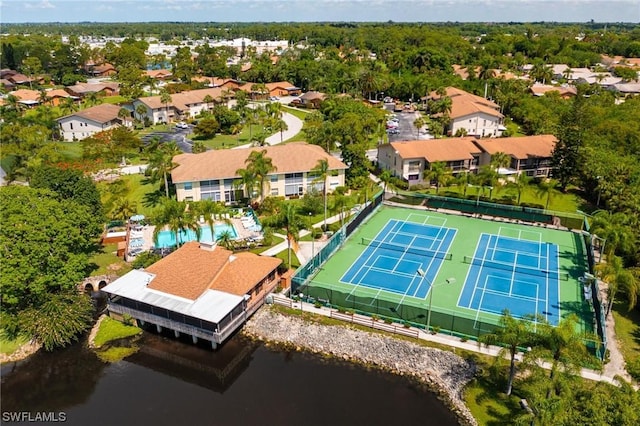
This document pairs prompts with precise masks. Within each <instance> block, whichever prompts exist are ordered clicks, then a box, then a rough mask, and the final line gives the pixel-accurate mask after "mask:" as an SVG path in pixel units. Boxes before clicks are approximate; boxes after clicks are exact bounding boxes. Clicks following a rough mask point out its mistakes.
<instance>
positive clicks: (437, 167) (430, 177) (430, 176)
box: [424, 161, 451, 194]
mask: <svg viewBox="0 0 640 426" xmlns="http://www.w3.org/2000/svg"><path fill="white" fill-rule="evenodd" d="M450 175H451V170H450V169H449V168H447V164H446V163H445V162H443V161H436V162H434V163H431V164H430V167H429V169H427V170H425V171H424V179H425V180H427V181H429V182H432V181H435V182H436V194H437V193H438V191H439V190H440V186H441V185H445V184H446V182H447V181H448V179H449V176H450Z"/></svg>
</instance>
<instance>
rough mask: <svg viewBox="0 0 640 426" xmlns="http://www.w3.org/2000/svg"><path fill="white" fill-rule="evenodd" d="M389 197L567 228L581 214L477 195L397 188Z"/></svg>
mask: <svg viewBox="0 0 640 426" xmlns="http://www.w3.org/2000/svg"><path fill="white" fill-rule="evenodd" d="M389 201H392V202H394V203H400V204H407V205H412V206H420V205H421V206H425V207H427V208H431V209H446V210H456V211H459V212H462V213H468V214H480V215H488V216H498V217H507V218H510V219H518V220H522V221H525V222H538V223H548V224H557V222H558V221H559V224H560V225H562V226H564V227H567V228H569V229H579V230H582V229H583V226H584V216H583V215H581V214H578V213H570V212H558V211H553V210H544V209H538V208H533V207H525V206H515V205H511V204H499V203H492V202H488V201H480V200H479V199H475V197H474V199H467V198H454V197H444V196H440V195H433V194H423V193H420V192H410V191H400V190H399V191H397V192H396V195H395V196H393V197H391V198H389Z"/></svg>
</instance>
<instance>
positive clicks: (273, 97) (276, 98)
mask: <svg viewBox="0 0 640 426" xmlns="http://www.w3.org/2000/svg"><path fill="white" fill-rule="evenodd" d="M269 100H270V101H279V100H280V98H279V97H277V96H269Z"/></svg>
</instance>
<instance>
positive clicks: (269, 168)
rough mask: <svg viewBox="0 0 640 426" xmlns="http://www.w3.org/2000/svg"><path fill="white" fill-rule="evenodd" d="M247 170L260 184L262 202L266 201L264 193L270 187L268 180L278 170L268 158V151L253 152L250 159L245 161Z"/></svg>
mask: <svg viewBox="0 0 640 426" xmlns="http://www.w3.org/2000/svg"><path fill="white" fill-rule="evenodd" d="M245 164H246V165H247V170H250V171H251V172H252V173H253V175H254V176H255V178H256V180H257V182H258V183H259V187H258V189H259V192H260V200H263V199H264V191H265V188H266V186H267V185H268V182H269V181H268V178H269V174H270V173H271V172H275V171H276V170H277V168H276V167H275V166H274V165H273V160H271V158H269V157H267V151H266V150H262V151H251V153H250V154H249V157H247V159H246V160H245Z"/></svg>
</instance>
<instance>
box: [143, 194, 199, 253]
mask: <svg viewBox="0 0 640 426" xmlns="http://www.w3.org/2000/svg"><path fill="white" fill-rule="evenodd" d="M152 222H153V223H154V225H156V228H155V230H154V232H153V238H154V241H155V242H156V243H157V242H158V235H159V234H160V231H162V229H163V228H164V227H168V228H169V230H170V231H171V232H173V233H174V234H175V236H176V244H177V245H178V247H180V234H181V233H184V232H187V231H188V230H192V231H194V232H195V234H196V238H197V239H198V240H199V239H200V227H199V226H198V224H197V222H196V220H195V218H194V215H193V213H192V212H191V211H190V210H189V209H188V205H187V203H186V202H184V201H176V200H172V199H169V198H167V199H165V200H164V202H163V204H162V207H161V208H160V210H159V211H158V212H157V213H156V214H155V215H154V216H153V218H152Z"/></svg>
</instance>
